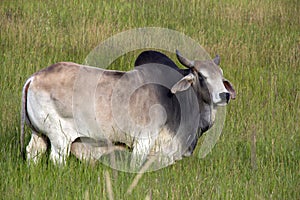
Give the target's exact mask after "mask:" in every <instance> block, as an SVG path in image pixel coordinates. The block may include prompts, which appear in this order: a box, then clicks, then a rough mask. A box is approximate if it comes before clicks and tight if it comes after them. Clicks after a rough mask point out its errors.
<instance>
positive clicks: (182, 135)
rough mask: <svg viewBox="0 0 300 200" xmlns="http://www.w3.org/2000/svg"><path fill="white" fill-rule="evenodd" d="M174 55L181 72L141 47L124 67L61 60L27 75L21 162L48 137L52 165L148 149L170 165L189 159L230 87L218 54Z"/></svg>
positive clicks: (140, 157)
mask: <svg viewBox="0 0 300 200" xmlns="http://www.w3.org/2000/svg"><path fill="white" fill-rule="evenodd" d="M176 55H177V58H178V60H179V61H180V63H181V64H183V65H184V66H185V67H187V69H185V70H183V69H179V68H178V67H177V66H176V64H175V63H174V62H173V61H172V60H170V59H169V58H168V57H167V56H165V55H164V54H161V53H159V52H155V51H146V52H143V53H142V54H140V55H139V57H138V58H137V60H136V62H135V68H134V69H133V70H131V71H128V72H122V71H113V70H103V69H99V68H93V67H89V66H83V65H79V64H75V63H69V62H61V63H57V64H54V65H52V66H50V67H48V68H46V69H43V70H41V71H39V72H37V73H35V74H33V75H32V76H31V77H30V78H29V79H28V80H27V81H26V83H25V85H24V87H23V96H22V120H21V121H22V122H21V126H22V127H21V151H23V149H24V124H25V122H26V124H27V125H29V127H30V128H31V129H32V137H31V140H30V142H29V144H28V146H27V147H26V152H27V159H28V160H33V161H34V162H36V161H37V160H38V158H39V157H40V155H41V154H42V153H44V152H45V151H46V149H47V142H48V140H49V142H50V144H51V153H50V158H51V159H52V160H53V161H54V163H57V162H58V163H64V161H65V158H66V157H67V156H68V155H69V153H70V151H71V152H72V153H73V154H74V155H75V156H76V157H78V158H80V159H91V158H96V159H99V158H100V157H101V156H102V155H104V154H108V153H110V152H113V151H116V150H122V151H127V150H131V151H132V162H133V163H136V165H137V166H141V165H142V164H143V162H144V161H145V159H146V158H147V156H148V155H150V154H154V155H156V154H160V155H162V156H165V157H167V158H168V159H169V160H171V161H170V163H172V162H174V161H175V160H179V159H181V158H182V156H190V155H191V154H192V153H193V151H194V148H195V146H196V144H197V141H198V138H199V137H200V136H201V135H202V133H203V132H205V131H207V130H208V129H209V128H210V127H211V126H212V125H213V122H214V119H215V113H216V107H217V106H225V105H227V104H228V102H229V100H230V99H234V98H235V91H234V89H233V87H232V85H231V83H230V82H229V81H228V80H226V79H224V78H223V72H222V70H221V68H220V67H219V66H218V65H219V62H220V59H219V57H218V56H217V57H216V58H215V59H214V60H207V61H190V60H188V59H186V58H184V57H183V56H181V55H180V53H179V52H178V51H177V52H176ZM23 154H24V153H23ZM95 154H96V155H95ZM168 162H169V161H168Z"/></svg>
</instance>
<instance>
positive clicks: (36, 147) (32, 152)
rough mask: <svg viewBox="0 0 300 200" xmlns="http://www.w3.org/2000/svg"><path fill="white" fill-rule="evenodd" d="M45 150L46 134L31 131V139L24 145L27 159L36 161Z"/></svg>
mask: <svg viewBox="0 0 300 200" xmlns="http://www.w3.org/2000/svg"><path fill="white" fill-rule="evenodd" d="M46 150H47V138H46V136H44V135H42V134H39V133H37V132H35V131H32V134H31V139H30V142H29V144H28V145H27V147H26V153H27V160H28V161H33V162H34V163H37V162H38V160H40V157H41V155H42V154H44V153H45V152H46Z"/></svg>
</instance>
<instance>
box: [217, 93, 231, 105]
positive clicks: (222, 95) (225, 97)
mask: <svg viewBox="0 0 300 200" xmlns="http://www.w3.org/2000/svg"><path fill="white" fill-rule="evenodd" d="M219 96H220V98H221V99H222V101H226V102H227V103H228V102H229V100H230V93H229V92H222V93H220V94H219Z"/></svg>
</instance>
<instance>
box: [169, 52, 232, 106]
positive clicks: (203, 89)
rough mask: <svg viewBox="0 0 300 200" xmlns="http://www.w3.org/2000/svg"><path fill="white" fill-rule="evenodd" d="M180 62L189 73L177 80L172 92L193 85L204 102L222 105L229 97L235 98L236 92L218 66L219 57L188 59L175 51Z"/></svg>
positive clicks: (226, 102)
mask: <svg viewBox="0 0 300 200" xmlns="http://www.w3.org/2000/svg"><path fill="white" fill-rule="evenodd" d="M176 55H177V58H178V60H179V61H180V63H181V64H183V65H184V66H186V67H188V68H189V69H190V73H189V74H188V75H186V76H184V77H183V78H182V79H181V80H180V81H178V82H177V83H176V84H175V85H174V86H173V87H172V89H171V91H172V93H176V92H179V91H184V90H187V89H188V88H189V87H190V86H193V87H194V88H195V89H196V91H197V93H199V95H200V96H201V98H202V99H203V100H204V101H205V102H207V103H208V102H212V103H213V104H214V105H218V106H224V105H226V104H228V102H229V100H230V99H235V96H236V93H235V90H234V88H233V86H232V84H231V83H230V82H229V81H228V80H226V79H225V78H224V77H223V71H222V69H221V68H220V67H219V64H220V57H219V56H216V58H214V59H213V60H207V61H190V60H188V59H186V58H184V57H183V56H181V55H180V53H179V52H178V51H176Z"/></svg>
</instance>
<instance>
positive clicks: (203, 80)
mask: <svg viewBox="0 0 300 200" xmlns="http://www.w3.org/2000/svg"><path fill="white" fill-rule="evenodd" d="M198 77H199V83H200V86H201V87H203V86H204V85H205V80H206V77H205V76H203V75H202V74H201V73H199V72H198Z"/></svg>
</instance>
